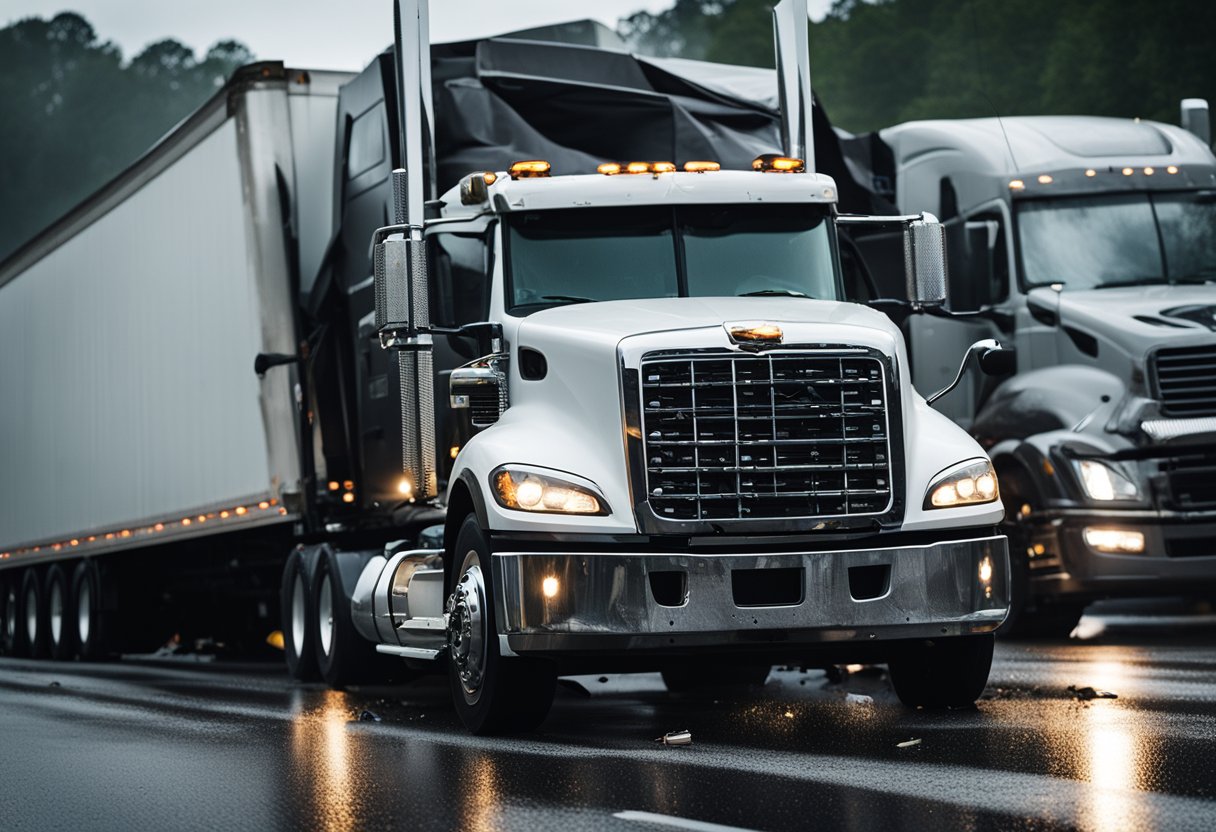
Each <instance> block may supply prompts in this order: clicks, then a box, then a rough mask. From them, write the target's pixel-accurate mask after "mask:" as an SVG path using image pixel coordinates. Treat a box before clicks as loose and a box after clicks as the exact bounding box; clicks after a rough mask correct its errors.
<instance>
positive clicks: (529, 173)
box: [508, 159, 552, 179]
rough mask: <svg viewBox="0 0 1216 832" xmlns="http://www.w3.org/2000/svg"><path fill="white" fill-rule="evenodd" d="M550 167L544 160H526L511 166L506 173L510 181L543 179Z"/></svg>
mask: <svg viewBox="0 0 1216 832" xmlns="http://www.w3.org/2000/svg"><path fill="white" fill-rule="evenodd" d="M551 167H552V166H551V165H550V164H549V163H548V162H546V161H545V160H544V159H528V160H526V161H523V162H516V163H515V164H513V165H511V168H510V170H509V171H508V173H509V174H510V175H511V178H512V179H543V178H544V177H546V176H548V175H549V169H550V168H551Z"/></svg>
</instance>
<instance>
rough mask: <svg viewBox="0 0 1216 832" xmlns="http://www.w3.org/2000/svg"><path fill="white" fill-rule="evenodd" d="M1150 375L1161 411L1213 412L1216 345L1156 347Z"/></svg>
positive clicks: (1183, 413) (1175, 413) (1172, 413)
mask: <svg viewBox="0 0 1216 832" xmlns="http://www.w3.org/2000/svg"><path fill="white" fill-rule="evenodd" d="M1153 378H1154V379H1156V383H1157V396H1158V398H1160V400H1161V412H1162V413H1163V414H1164V415H1166V416H1212V415H1216V345H1213V346H1206V347H1171V348H1169V349H1163V350H1157V352H1156V353H1154V354H1153Z"/></svg>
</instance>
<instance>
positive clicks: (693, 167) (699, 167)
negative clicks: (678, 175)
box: [684, 162, 722, 173]
mask: <svg viewBox="0 0 1216 832" xmlns="http://www.w3.org/2000/svg"><path fill="white" fill-rule="evenodd" d="M684 170H686V171H688V172H689V173H706V172H708V171H715V170H722V165H720V164H719V163H717V162H685V163H684Z"/></svg>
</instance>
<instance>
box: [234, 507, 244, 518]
mask: <svg viewBox="0 0 1216 832" xmlns="http://www.w3.org/2000/svg"><path fill="white" fill-rule="evenodd" d="M233 511H234V512H236V516H237V517H240V516H241V515H242V514H244V513H245V511H246V508H245V507H244V506H237V507H236V508H234V509H233Z"/></svg>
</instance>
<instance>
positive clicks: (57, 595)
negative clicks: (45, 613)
mask: <svg viewBox="0 0 1216 832" xmlns="http://www.w3.org/2000/svg"><path fill="white" fill-rule="evenodd" d="M50 607H51V615H50V620H51V644H53V645H55V646H56V647H58V646H59V641H60V639H61V638H62V637H63V587H62V586H60V585H59V581H55V582H54V583H53V584H52V585H51V604H50Z"/></svg>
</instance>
